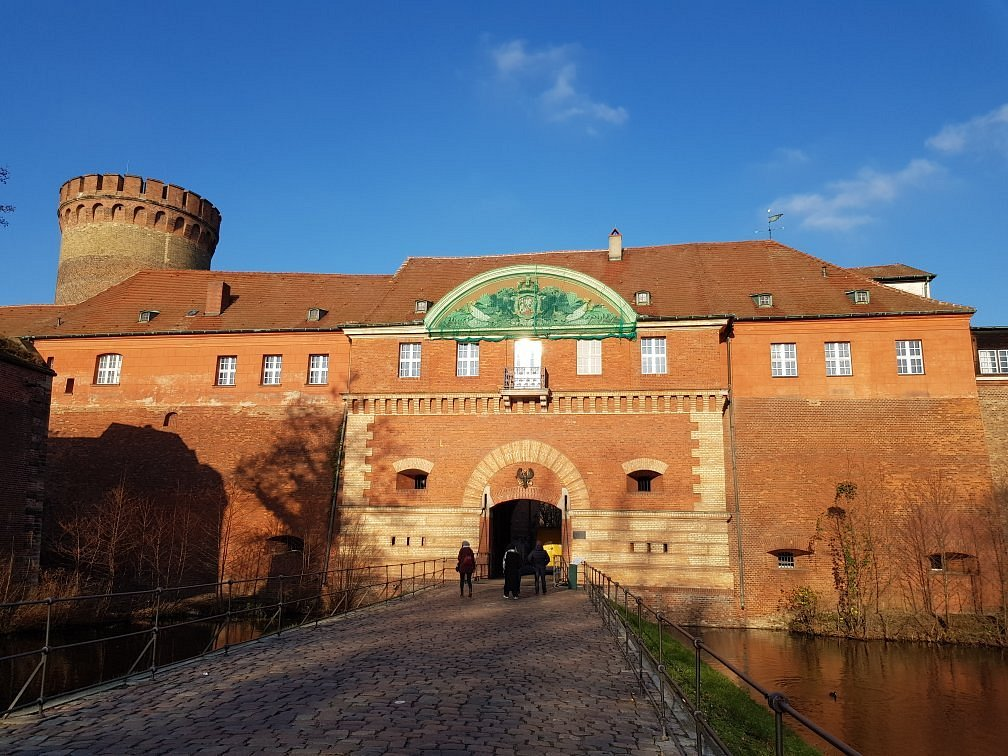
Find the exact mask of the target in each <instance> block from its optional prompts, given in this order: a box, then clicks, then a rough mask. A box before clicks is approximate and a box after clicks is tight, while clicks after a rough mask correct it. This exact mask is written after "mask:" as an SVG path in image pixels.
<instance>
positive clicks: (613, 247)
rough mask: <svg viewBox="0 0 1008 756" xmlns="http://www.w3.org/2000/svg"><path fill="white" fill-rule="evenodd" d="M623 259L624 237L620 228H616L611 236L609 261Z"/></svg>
mask: <svg viewBox="0 0 1008 756" xmlns="http://www.w3.org/2000/svg"><path fill="white" fill-rule="evenodd" d="M622 259H623V236H622V234H620V232H619V229H618V228H614V229H613V230H612V233H611V234H609V261H610V262H613V261H616V260H622Z"/></svg>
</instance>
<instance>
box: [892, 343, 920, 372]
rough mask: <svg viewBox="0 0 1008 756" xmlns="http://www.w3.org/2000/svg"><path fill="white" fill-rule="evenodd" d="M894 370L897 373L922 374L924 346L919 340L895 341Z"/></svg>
mask: <svg viewBox="0 0 1008 756" xmlns="http://www.w3.org/2000/svg"><path fill="white" fill-rule="evenodd" d="M896 372H897V373H898V374H899V375H923V373H924V348H923V347H922V346H921V342H920V341H897V342H896Z"/></svg>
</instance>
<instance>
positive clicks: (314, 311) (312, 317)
mask: <svg viewBox="0 0 1008 756" xmlns="http://www.w3.org/2000/svg"><path fill="white" fill-rule="evenodd" d="M325 314H326V311H325V310H323V309H322V308H320V307H312V308H311V309H310V310H308V317H307V318H305V320H307V321H308V322H309V323H317V322H318V321H319V320H321V319H322V316H323V315H325Z"/></svg>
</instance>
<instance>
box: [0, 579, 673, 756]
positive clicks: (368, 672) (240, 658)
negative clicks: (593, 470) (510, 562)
mask: <svg viewBox="0 0 1008 756" xmlns="http://www.w3.org/2000/svg"><path fill="white" fill-rule="evenodd" d="M501 588H502V583H501V582H500V581H490V582H480V583H477V584H476V588H475V591H474V596H473V598H471V599H470V598H464V599H462V598H459V596H458V593H457V591H456V590H455V588H454V586H453V585H449V586H446V587H444V588H438V589H435V590H433V591H428V592H426V593H423V594H420V595H417V596H415V597H408V598H405V599H401V600H399V601H396V602H394V603H392V604H389V605H385V606H381V607H374V608H371V609H366V610H363V611H361V612H358V613H355V614H353V615H350V616H348V617H344V618H338V619H336V620H332V621H329V622H326V623H324V624H321V625H319V626H318V627H317V628H314V629H311V628H307V629H303V630H298V631H295V632H290V633H285V634H284V635H281V636H280V637H272V638H267V639H263V640H260V641H258V642H256V643H252V644H249V645H246V646H243V647H240V648H235V649H231V650H230V652H229V653H228V654H227V655H220V654H219V655H213V656H208V657H206V658H205V659H200V660H196V661H194V662H192V663H189V664H186V665H183V666H180V667H176V668H174V669H171V670H167V671H163V672H159V673H158V676H157V679H155V680H149V679H148V680H144V681H140V682H136V683H131V684H130V685H129V686H127V687H126V688H123V689H118V690H112V691H107V692H103V693H96V694H93V695H90V696H87V697H84V698H80V699H77V700H75V701H70V702H68V703H63V704H60V705H59V706H55V707H53V708H51V709H47V710H46V712H45V714H44V715H43V716H42V717H39V716H38V715H37V714H31V715H21V716H19V717H17V718H13V719H8V720H6V721H5V722H2V723H0V752H3V753H40V754H41V753H45V754H70V753H74V754H102V753H110V754H131V753H186V754H188V753H208V754H213V753H241V754H246V753H287V754H315V753H327V754H421V755H424V756H427V755H430V756H434V755H435V754H439V755H442V756H452V755H454V754H459V755H461V754H529V755H530V756H533V755H534V756H546V754H658V753H665V754H669V753H671V754H680V753H683V751H682V750H681V746H680V745H678V743H679V742H681V741H682V740H683V738H682V733H669V734H670V735H672V736H673V738H672V739H665V738H663V737H662V730H661V726H660V724H659V722H658V719H657V716H656V714H655V711H654V709H653V708H652V707H651V705H650V704H649V703H648V700H647V699H646V698H645V697H644V696H643V695H642V694H640V691H639V689H638V687H637V683H636V678H635V676H634V674H633V673H632V672H630V671H629V670H628V668H627V665H626V664H625V662H624V660H623V657H622V656H621V655H620V652H619V650H618V648H617V646H616V642H615V640H614V639H613V637H612V636H611V635H610V633H609V632H608V631H607V630H606V629H605V628H604V626H603V624H602V621H601V619H600V618H599V616H598V615H597V614H596V613H595V612H594V611H593V609H592V607H591V604H590V603H589V601H588V600H587V598H586V596H585V593H584V591H569V590H556V591H550V592H549V593H548V594H546V595H540V596H536V595H534V594H533V593H532V591H531V590H530V588H531V585H528V584H526V585H524V586H523V590H522V596H521V598H520V599H519V600H517V601H512V600H506V599H504V598H503V597H502V595H501Z"/></svg>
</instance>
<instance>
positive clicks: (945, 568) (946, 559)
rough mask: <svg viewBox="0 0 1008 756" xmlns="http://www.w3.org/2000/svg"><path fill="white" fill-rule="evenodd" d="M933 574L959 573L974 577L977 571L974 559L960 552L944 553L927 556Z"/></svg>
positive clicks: (970, 555)
mask: <svg viewBox="0 0 1008 756" xmlns="http://www.w3.org/2000/svg"><path fill="white" fill-rule="evenodd" d="M928 562H929V563H930V566H931V570H932V571H933V572H959V573H963V574H968V575H975V574H976V573H977V572H978V571H979V570H978V566H977V560H976V557H975V556H973V555H972V554H964V553H962V552H961V551H945V552H939V553H937V554H930V555H928Z"/></svg>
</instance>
